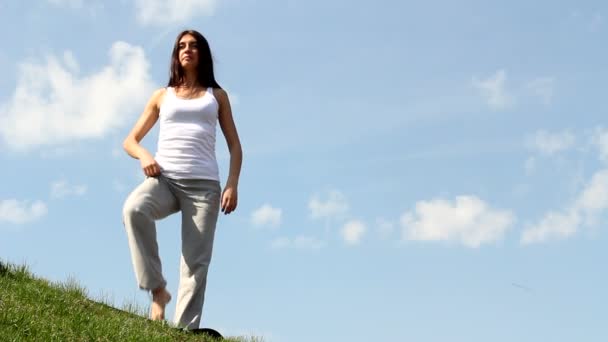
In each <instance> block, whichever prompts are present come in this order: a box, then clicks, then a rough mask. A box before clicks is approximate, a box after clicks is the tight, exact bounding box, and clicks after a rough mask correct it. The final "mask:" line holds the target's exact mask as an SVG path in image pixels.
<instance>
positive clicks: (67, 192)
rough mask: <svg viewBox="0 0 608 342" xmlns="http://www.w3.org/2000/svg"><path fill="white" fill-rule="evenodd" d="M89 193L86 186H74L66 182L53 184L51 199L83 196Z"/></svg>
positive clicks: (61, 181)
mask: <svg viewBox="0 0 608 342" xmlns="http://www.w3.org/2000/svg"><path fill="white" fill-rule="evenodd" d="M86 192H87V186H86V185H73V184H70V183H68V181H66V180H58V181H55V182H53V183H51V197H52V198H65V197H67V196H82V195H84V194H85V193H86Z"/></svg>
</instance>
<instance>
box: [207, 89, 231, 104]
mask: <svg viewBox="0 0 608 342" xmlns="http://www.w3.org/2000/svg"><path fill="white" fill-rule="evenodd" d="M211 89H212V90H213V96H215V99H216V100H217V102H219V103H222V102H223V101H224V100H226V99H227V98H228V93H226V91H225V90H224V89H222V88H211Z"/></svg>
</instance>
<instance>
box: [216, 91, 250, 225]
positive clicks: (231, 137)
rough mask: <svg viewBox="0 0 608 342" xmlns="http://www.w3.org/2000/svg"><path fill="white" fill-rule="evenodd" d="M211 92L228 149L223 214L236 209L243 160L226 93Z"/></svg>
mask: <svg viewBox="0 0 608 342" xmlns="http://www.w3.org/2000/svg"><path fill="white" fill-rule="evenodd" d="M213 94H214V95H215V98H216V99H217V101H218V103H219V113H218V114H219V122H220V127H221V129H222V132H223V133H224V137H225V138H226V143H227V144H228V150H229V151H230V171H229V173H228V180H227V181H226V186H225V187H224V191H223V192H222V200H221V208H222V212H223V213H224V214H230V213H231V212H233V211H234V210H235V209H236V206H237V202H238V191H237V188H238V185H239V176H240V174H241V164H242V162H243V150H242V149H241V142H240V140H239V134H238V133H237V131H236V125H235V124H234V119H233V118H232V108H231V107H230V100H229V99H228V94H227V93H226V91H224V89H214V90H213Z"/></svg>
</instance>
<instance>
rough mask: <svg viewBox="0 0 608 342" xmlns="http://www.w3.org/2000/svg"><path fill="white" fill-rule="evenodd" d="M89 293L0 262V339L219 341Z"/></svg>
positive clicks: (249, 341) (243, 341) (246, 341)
mask: <svg viewBox="0 0 608 342" xmlns="http://www.w3.org/2000/svg"><path fill="white" fill-rule="evenodd" d="M86 292H87V291H86V289H84V288H82V287H81V286H79V285H78V283H77V282H76V281H74V280H68V281H66V282H64V283H51V282H49V281H48V280H45V279H41V278H37V277H35V276H33V275H32V274H31V273H30V272H29V271H28V269H27V267H25V266H15V265H13V264H9V263H6V262H2V261H1V260H0V341H146V342H148V341H206V342H212V341H217V340H216V339H212V338H209V337H207V336H206V335H204V336H203V335H195V334H191V333H186V332H183V331H181V330H178V329H175V328H172V327H171V326H169V325H168V324H167V323H165V322H153V321H150V320H148V319H146V318H145V317H143V316H145V315H146V312H145V311H146V310H142V309H140V308H137V307H136V306H135V305H126V306H125V307H123V309H125V310H118V309H116V308H114V307H111V306H109V305H107V304H104V303H100V302H97V301H94V300H91V299H89V298H87V293H86ZM224 341H230V342H255V341H258V342H261V340H260V339H257V338H243V337H234V338H226V339H225V340H224Z"/></svg>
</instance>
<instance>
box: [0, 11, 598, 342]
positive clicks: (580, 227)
mask: <svg viewBox="0 0 608 342" xmlns="http://www.w3.org/2000/svg"><path fill="white" fill-rule="evenodd" d="M176 3H177V2H176ZM0 16H1V18H2V20H0V41H1V42H2V45H3V48H2V49H1V50H0V67H1V68H2V70H3V77H2V78H0V164H1V165H2V168H1V169H0V175H1V176H2V180H3V181H2V186H1V187H0V258H2V259H4V260H9V261H12V262H17V263H21V262H26V263H28V264H29V265H30V266H31V268H32V270H33V271H34V272H35V273H37V274H38V275H40V276H44V277H47V278H49V279H52V280H58V281H60V280H65V279H67V278H68V277H70V276H71V277H75V278H76V279H78V281H80V282H81V284H82V285H84V286H85V287H86V288H88V289H89V292H90V294H91V295H92V296H105V297H111V298H112V299H113V300H114V302H115V305H117V306H120V305H121V304H122V303H124V302H126V301H127V302H128V301H135V302H137V303H141V304H143V305H145V304H146V303H147V301H148V297H147V296H146V294H144V293H142V292H140V291H139V290H137V285H136V282H135V278H134V275H133V270H132V266H131V260H130V257H129V250H128V246H127V239H126V235H125V232H124V228H123V226H122V222H121V208H122V204H123V202H124V199H125V198H126V196H127V195H128V193H129V192H130V191H131V190H132V189H133V188H134V187H135V186H137V184H139V182H141V181H142V179H143V174H142V172H141V171H140V170H139V163H138V162H137V161H136V160H134V159H131V158H130V157H128V156H127V155H126V153H124V152H123V151H122V148H121V143H122V140H123V139H124V137H125V136H126V134H127V133H128V131H129V130H130V128H131V126H132V125H133V123H134V122H135V121H136V119H137V117H138V116H139V114H140V113H141V111H142V110H143V106H144V104H145V101H146V100H147V99H148V98H149V96H150V95H151V93H152V91H153V90H154V89H155V88H158V87H162V86H164V84H165V83H166V82H167V76H168V64H169V56H170V50H171V47H172V44H173V40H174V37H175V36H176V35H177V33H178V32H180V31H181V30H182V29H184V28H194V29H197V30H199V31H201V32H202V33H203V34H204V35H205V36H206V37H207V38H208V40H209V41H210V44H211V47H212V50H213V52H214V57H215V61H216V75H217V78H218V80H219V82H220V84H222V85H223V87H224V88H226V89H227V91H228V92H229V94H230V98H231V100H232V102H233V110H234V117H235V121H236V124H237V128H238V130H239V133H240V136H241V142H242V145H243V150H244V163H243V169H242V176H241V181H240V187H239V207H238V209H237V211H236V212H235V213H234V214H231V215H229V216H222V217H221V218H220V220H219V222H218V231H217V234H216V240H215V247H214V256H213V261H212V265H211V269H210V273H209V283H208V288H207V299H206V303H205V308H204V318H203V326H209V327H214V328H216V329H219V330H220V331H222V332H223V333H224V334H227V335H256V336H263V337H264V338H265V341H272V342H276V341H289V342H297V341H312V340H314V341H369V340H396V341H468V342H470V341H582V340H584V341H605V340H606V339H607V338H608V329H607V328H606V326H605V322H606V309H605V307H606V303H608V295H607V294H606V291H605V289H606V288H607V287H608V276H607V275H606V272H604V268H605V267H603V262H605V261H606V260H608V252H606V248H605V246H606V244H607V243H608V233H607V231H606V227H605V226H606V224H605V222H606V219H607V218H608V217H607V215H606V214H607V212H608V125H607V124H606V120H605V117H606V108H607V107H606V96H605V80H606V79H608V69H607V68H606V60H608V48H607V47H606V44H605V42H606V38H607V37H606V34H607V32H608V21H607V20H608V5H606V4H605V3H604V2H600V1H558V2H555V1H536V2H534V3H531V2H529V1H519V0H517V1H510V2H497V1H493V2H488V1H460V2H449V1H427V2H425V3H424V4H421V3H414V2H399V1H383V0H379V1H376V2H370V1H365V2H364V1H342V0H339V1H331V2H326V1H317V0H312V1H306V2H304V1H282V2H277V1H275V2H270V1H253V0H226V1H217V0H188V1H186V0H184V1H181V4H180V5H179V6H177V5H174V4H172V2H170V1H168V0H148V1H143V0H121V1H107V2H103V1H95V0H92V1H84V0H72V1H70V0H38V1H34V2H31V3H27V4H26V3H23V2H17V1H12V2H9V1H2V2H0ZM157 133H158V127H156V128H155V129H154V130H152V131H151V132H150V133H149V135H148V136H147V137H146V138H145V140H144V142H143V143H144V145H145V146H146V147H147V148H149V149H150V150H151V151H155V143H156V138H157ZM220 139H221V136H220ZM217 154H218V159H219V162H220V170H221V175H222V180H225V178H226V176H227V167H228V153H227V149H226V147H225V143H224V141H223V140H219V143H218V151H217ZM179 236H180V234H179V215H175V216H172V217H170V218H168V219H166V220H164V221H161V222H159V223H158V238H159V244H160V250H161V257H162V260H163V267H164V272H165V276H166V278H167V280H168V283H169V285H168V286H169V290H170V291H171V292H172V293H176V289H177V280H178V263H179V253H180V251H179V244H180V241H179ZM174 306H175V303H174V302H172V303H171V304H170V306H169V308H168V315H169V317H172V314H173V310H174Z"/></svg>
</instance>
